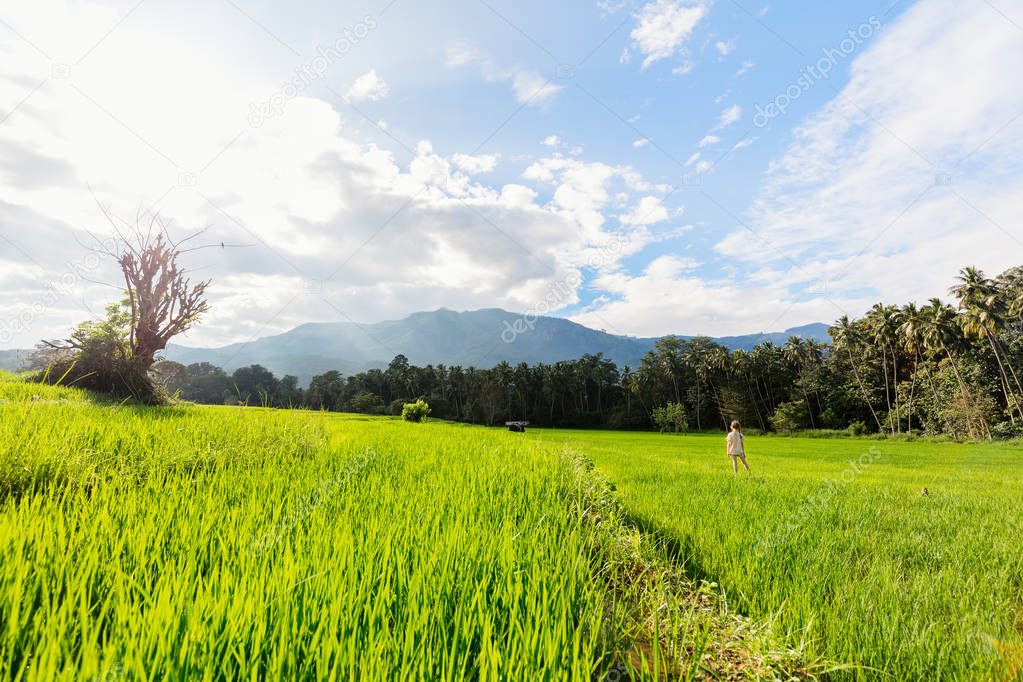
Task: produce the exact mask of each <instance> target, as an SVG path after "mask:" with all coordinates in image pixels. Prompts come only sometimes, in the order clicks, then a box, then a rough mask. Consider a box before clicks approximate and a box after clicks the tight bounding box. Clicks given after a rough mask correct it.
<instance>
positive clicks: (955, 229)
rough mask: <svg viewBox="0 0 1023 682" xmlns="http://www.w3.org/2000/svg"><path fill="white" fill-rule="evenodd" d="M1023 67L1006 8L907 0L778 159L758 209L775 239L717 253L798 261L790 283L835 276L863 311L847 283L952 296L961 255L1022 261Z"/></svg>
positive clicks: (834, 286)
mask: <svg viewBox="0 0 1023 682" xmlns="http://www.w3.org/2000/svg"><path fill="white" fill-rule="evenodd" d="M978 36H983V39H978V38H977V37H978ZM907 55H912V58H911V59H910V58H907ZM1019 63H1023V41H1021V40H1020V34H1019V31H1018V29H1017V28H1015V27H1014V26H1013V25H1012V24H1011V23H1009V22H1006V21H1005V20H1004V18H1002V17H1000V16H999V15H998V14H997V13H994V12H973V11H970V9H969V8H967V7H965V6H962V5H960V4H959V3H957V2H954V1H953V0H934V1H933V2H926V3H918V4H916V5H914V6H912V7H911V8H909V9H908V10H906V12H905V13H904V14H902V15H901V16H900V17H899V18H898V19H897V20H896V21H895V22H894V23H892V24H890V25H889V26H888V27H886V29H885V32H884V33H883V34H881V35H879V37H878V38H877V39H876V40H875V42H873V43H872V44H870V45H869V46H868V48H867V49H866V50H865V51H864V52H863V53H862V54H861V55H860V57H858V58H857V59H856V60H855V61H854V62H853V64H852V67H851V73H850V78H849V82H848V84H847V85H846V86H845V88H844V89H843V91H842V92H841V93H840V95H839V96H837V97H835V98H834V99H833V100H832V101H830V102H828V103H827V104H826V105H825V106H824V107H823V108H822V109H821V110H820V111H819V112H818V113H816V114H814V115H812V116H810V117H809V118H807V119H806V120H805V121H804V122H803V123H802V124H801V125H800V126H799V128H798V129H797V131H796V133H795V139H794V142H793V143H792V144H791V146H790V147H789V148H788V149H787V150H786V151H785V153H784V155H783V156H782V157H781V158H780V159H778V160H777V161H776V162H774V163H773V164H772V166H771V169H770V172H769V175H768V180H767V184H766V186H765V188H764V190H763V192H762V194H761V196H760V197H759V199H758V200H757V201H756V202H755V204H754V205H753V207H752V209H751V212H750V215H751V221H752V222H751V224H752V225H753V227H754V229H755V230H756V232H757V233H758V234H760V235H762V236H763V237H764V238H765V239H766V240H768V242H769V243H770V244H771V245H772V248H770V249H767V248H762V249H749V248H743V249H739V248H736V245H737V244H739V243H740V242H748V241H749V239H748V233H745V231H736V232H734V233H733V234H732V235H730V236H729V237H728V238H726V239H724V240H723V241H722V242H721V243H719V245H718V249H719V250H720V251H722V252H728V253H730V254H734V255H736V256H738V257H740V258H743V259H745V260H749V261H751V262H752V263H755V265H754V267H756V268H759V269H760V270H763V271H767V270H769V269H771V268H776V267H777V266H779V265H781V266H782V267H787V266H788V265H789V264H790V263H791V262H796V263H799V265H800V267H799V268H798V269H797V270H796V271H795V272H793V273H792V275H791V277H790V282H791V284H792V286H794V287H798V286H805V285H807V284H809V283H813V282H816V281H818V280H822V281H826V282H827V283H828V290H829V291H830V292H831V294H830V295H831V296H832V297H833V298H837V299H838V300H839V301H840V302H842V303H843V305H848V306H850V308H851V309H850V310H849V312H850V313H851V314H859V313H861V312H862V310H861V309H856V308H854V307H853V305H854V304H855V302H854V303H848V304H847V303H845V302H844V301H845V300H846V298H845V297H847V296H851V294H846V293H845V292H850V291H858V292H864V291H866V292H873V293H871V294H870V296H872V297H877V298H883V299H884V300H886V301H892V302H897V301H898V302H901V301H905V300H909V299H913V298H917V299H921V298H925V297H929V296H935V295H944V293H945V292H946V290H947V288H948V286H949V285H950V284H951V282H952V279H953V277H954V276H955V273H956V272H957V271H958V269H959V268H961V267H962V266H964V265H968V264H976V265H977V266H979V267H982V268H983V269H985V270H987V271H989V273H990V274H995V273H997V272H998V271H1000V270H1002V269H1004V268H1006V267H1009V266H1011V265H1016V264H1018V263H1019V261H1020V254H1021V253H1023V244H1021V241H1023V233H1021V232H1020V228H1019V226H1020V225H1023V198H1021V197H1023V195H1021V192H1020V188H1021V187H1023V167H1021V166H1020V165H1019V162H1018V160H1019V158H1020V155H1021V153H1023V119H1017V118H1016V117H1017V116H1018V115H1019V112H1020V111H1023V90H1021V89H1020V88H1016V87H1006V84H1008V83H1015V82H1017V81H1018V74H1017V73H1016V71H1015V69H1014V66H1013V65H1015V64H1019ZM949 92H955V93H956V96H955V97H949V96H948V93H949ZM864 112H869V113H870V118H868V117H867V116H866V115H865V114H864ZM943 173H947V174H948V175H947V176H944V175H942V174H943ZM946 178H947V180H946ZM946 183H950V184H946ZM774 249H777V250H778V251H780V252H781V253H783V254H785V256H786V258H785V259H781V258H779V257H778V256H777V253H776V252H775V251H774ZM787 259H792V260H791V261H788V260H787Z"/></svg>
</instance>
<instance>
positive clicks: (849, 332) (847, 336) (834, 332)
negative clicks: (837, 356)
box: [829, 315, 884, 431]
mask: <svg viewBox="0 0 1023 682" xmlns="http://www.w3.org/2000/svg"><path fill="white" fill-rule="evenodd" d="M829 333H830V334H831V341H832V343H833V344H834V347H835V349H841V350H844V351H845V352H846V354H848V356H849V366H850V367H852V371H853V376H855V377H856V383H857V384H858V385H859V387H860V393H861V394H862V395H863V402H865V403H866V404H867V407H868V408H869V409H870V414H871V416H872V417H874V422H875V423H876V424H877V430H878V431H883V430H884V429H883V427H882V426H881V420H880V419H878V417H877V412H875V411H874V405H873V404H872V403H871V402H870V397H869V396H868V395H867V389H866V388H865V387H864V386H863V379H862V378H861V377H860V370H859V365H858V363H857V362H856V358H855V357H853V349H859V347H860V345H861V343H862V340H863V337H862V334H861V332H860V330H859V328H858V327H857V325H856V323H854V322H852V321H851V320H849V316H848V315H842V317H840V318H839V319H838V322H836V323H835V326H833V327H831V329H830V330H829Z"/></svg>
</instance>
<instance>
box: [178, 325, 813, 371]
mask: <svg viewBox="0 0 1023 682" xmlns="http://www.w3.org/2000/svg"><path fill="white" fill-rule="evenodd" d="M516 330H519V331H521V333H518V332H517V331H516ZM792 335H799V336H804V337H808V338H813V339H816V340H819V341H827V340H828V337H827V325H825V324H812V325H806V326H804V327H796V328H793V329H789V330H786V331H784V332H775V333H769V334H750V335H747V336H732V337H724V338H721V339H715V340H717V341H719V342H720V343H722V344H724V345H726V346H728V347H729V348H742V349H746V350H748V349H750V348H752V347H753V346H754V345H755V344H757V343H761V342H764V341H772V342H774V343H776V344H782V343H784V342H785V340H786V339H788V337H789V336H792ZM654 341H655V339H652V338H636V337H628V336H617V335H614V334H608V333H606V332H603V331H599V330H596V329H590V328H588V327H584V326H582V325H580V324H576V323H575V322H571V321H569V320H565V319H561V318H556V317H539V318H536V319H535V320H532V328H529V327H527V326H525V325H524V320H523V318H522V316H521V315H517V314H515V313H510V312H507V311H504V310H499V309H496V308H488V309H484V310H475V311H469V312H462V313H459V312H454V311H452V310H446V309H441V310H436V311H432V312H422V313H415V314H413V315H410V316H409V317H407V318H405V319H402V320H391V321H386V322H378V323H374V324H365V325H362V324H355V323H350V322H337V323H316V324H305V325H302V326H300V327H296V328H295V329H293V330H291V331H289V332H286V333H284V334H279V335H276V336H269V337H265V338H260V339H255V340H253V341H251V342H249V343H244V344H233V345H230V346H225V347H222V348H187V347H184V346H171V347H169V348H168V349H167V352H166V357H167V358H168V359H171V360H176V361H178V362H183V363H186V364H187V363H192V362H202V361H206V362H212V363H213V364H215V365H219V366H221V367H223V368H224V369H226V370H228V371H233V370H234V369H236V368H238V367H243V366H247V365H251V364H257V363H258V364H261V365H263V366H265V367H267V368H269V369H271V370H273V371H274V372H275V373H277V374H279V375H282V374H295V375H297V376H298V377H299V379H300V380H301V381H302V382H303V383H304V382H306V381H308V380H309V379H310V378H311V377H312V376H313V375H314V374H318V373H321V372H324V371H326V370H329V369H337V370H341V371H342V372H345V373H351V372H354V371H359V370H363V369H367V368H370V367H383V366H385V365H386V364H387V363H388V362H389V361H390V359H391V358H393V357H394V356H395V355H398V354H399V353H400V354H403V355H405V356H407V357H408V358H409V360H410V361H411V362H412V363H414V364H419V365H425V364H435V365H436V364H440V363H443V364H446V365H456V364H457V365H463V366H467V365H475V366H477V367H492V366H493V365H496V364H497V363H499V362H501V361H502V360H504V361H507V362H509V363H511V364H516V363H518V362H526V363H529V364H535V363H538V362H548V363H550V362H556V361H558V360H572V359H576V358H578V357H580V356H582V355H584V354H586V353H593V354H596V353H603V354H604V355H605V356H607V357H609V358H611V359H613V360H614V361H615V362H616V363H617V364H618V365H619V366H620V367H623V366H625V365H629V366H631V367H636V366H637V365H638V364H639V361H640V359H641V358H642V357H643V355H644V354H645V353H646V352H647V351H648V350H650V348H651V347H653V344H654Z"/></svg>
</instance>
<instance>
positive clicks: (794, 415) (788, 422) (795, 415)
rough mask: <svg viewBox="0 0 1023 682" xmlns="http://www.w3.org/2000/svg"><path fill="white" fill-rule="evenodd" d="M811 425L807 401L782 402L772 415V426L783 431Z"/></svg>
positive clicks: (789, 431) (796, 429)
mask: <svg viewBox="0 0 1023 682" xmlns="http://www.w3.org/2000/svg"><path fill="white" fill-rule="evenodd" d="M809 425H810V424H809V421H808V419H807V408H806V403H804V402H802V401H792V402H788V403H781V404H780V405H778V407H776V408H775V410H774V414H773V415H771V426H772V427H773V428H774V429H775V430H776V431H781V432H783V433H791V432H793V431H799V430H801V429H805V428H807V427H808V426H809Z"/></svg>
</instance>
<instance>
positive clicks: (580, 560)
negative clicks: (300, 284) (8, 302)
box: [0, 380, 812, 680]
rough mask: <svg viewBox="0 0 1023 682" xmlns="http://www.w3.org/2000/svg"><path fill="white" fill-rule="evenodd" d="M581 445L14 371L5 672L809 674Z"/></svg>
mask: <svg viewBox="0 0 1023 682" xmlns="http://www.w3.org/2000/svg"><path fill="white" fill-rule="evenodd" d="M773 641H775V640H774V639H773V636H772V634H771V633H770V631H769V629H767V628H764V627H760V626H758V625H757V624H755V623H753V622H752V621H749V620H748V619H744V618H742V617H741V616H733V615H731V614H729V612H728V611H727V608H726V607H725V605H724V603H723V602H722V601H721V600H720V598H719V596H718V595H717V594H716V593H714V591H713V590H712V589H710V588H708V587H707V586H705V585H704V586H701V585H699V584H692V583H689V582H687V581H686V579H685V578H684V576H682V574H681V573H680V572H678V571H677V570H675V569H674V568H673V567H672V566H671V565H670V563H669V562H665V561H663V554H661V553H660V548H659V547H657V546H655V545H654V544H652V543H650V542H648V541H647V540H646V539H645V536H643V534H641V533H639V532H638V531H636V530H635V529H634V528H631V527H629V526H627V525H626V524H624V523H623V521H622V519H621V514H620V511H619V509H618V507H617V505H616V502H615V501H614V499H613V497H611V496H610V494H609V492H608V489H607V487H606V486H605V485H603V483H602V482H601V481H600V479H599V478H598V477H596V476H595V475H594V474H593V472H592V471H589V470H588V468H587V467H586V466H585V464H584V463H583V462H582V460H580V459H579V458H578V457H577V456H575V455H574V454H572V453H570V452H566V451H565V450H564V448H562V447H560V446H552V445H547V444H545V443H540V442H536V441H526V440H523V439H522V438H521V436H519V435H517V434H509V433H505V432H502V431H496V430H483V429H476V428H469V427H461V426H457V425H448V424H443V423H428V424H424V425H416V424H409V423H404V422H401V421H396V420H389V419H369V418H358V417H355V416H351V417H348V416H341V415H330V414H325V413H307V412H297V411H296V412H290V411H273V410H263V409H243V408H200V407H175V408H161V409H155V408H139V407H129V406H124V405H119V404H112V403H106V404H104V403H95V402H92V401H90V400H88V399H87V398H86V397H85V396H84V395H83V394H81V393H79V392H77V391H74V390H69V389H61V388H51V387H42V386H34V385H27V384H21V383H17V382H13V381H2V380H0V678H2V679H15V680H72V679H74V680H78V679H92V680H117V679H140V680H145V679H204V680H221V679H224V680H226V679H239V678H248V679H303V680H319V679H370V680H385V679H424V680H425V679H429V680H456V679H459V680H460V679H486V680H497V679H508V680H527V679H528V680H560V679H607V680H621V679H630V678H631V679H663V678H665V677H667V676H672V677H677V678H684V677H688V678H690V679H692V678H693V677H696V676H700V677H702V676H704V675H706V674H709V671H713V674H714V675H716V676H719V677H722V678H728V679H742V678H754V677H763V676H775V675H788V674H789V672H790V671H791V672H796V673H799V674H802V673H800V671H808V672H809V671H811V670H812V668H811V667H805V668H804V667H801V666H802V663H801V661H800V658H799V652H797V651H790V650H786V649H784V648H781V649H778V650H774V649H772V648H771V645H772V642H773Z"/></svg>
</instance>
